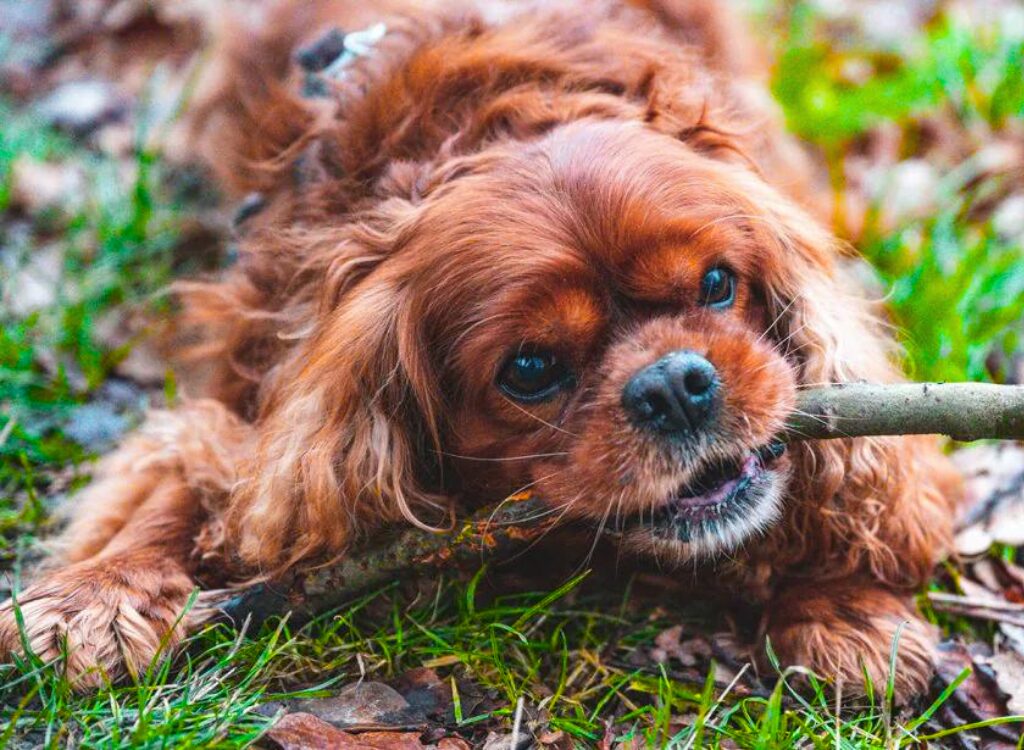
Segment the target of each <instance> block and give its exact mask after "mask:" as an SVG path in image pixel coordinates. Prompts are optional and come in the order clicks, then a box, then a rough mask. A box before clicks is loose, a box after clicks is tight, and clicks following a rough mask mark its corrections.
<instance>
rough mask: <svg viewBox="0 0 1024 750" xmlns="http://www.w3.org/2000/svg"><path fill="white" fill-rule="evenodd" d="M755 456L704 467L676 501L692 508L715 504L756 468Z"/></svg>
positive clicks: (683, 488) (682, 489) (680, 492)
mask: <svg viewBox="0 0 1024 750" xmlns="http://www.w3.org/2000/svg"><path fill="white" fill-rule="evenodd" d="M755 461H756V459H755V457H754V456H747V458H746V459H745V460H744V461H743V463H742V465H741V464H740V463H739V461H727V462H724V463H718V464H713V465H711V466H709V467H708V468H706V469H704V471H702V472H701V473H700V474H699V475H697V476H696V477H695V478H694V479H693V480H692V481H691V482H690V483H689V484H687V485H685V486H684V487H682V488H681V489H680V490H679V492H678V493H677V494H676V501H677V502H678V503H680V504H682V505H685V506H687V507H690V508H699V507H701V506H705V505H714V504H715V503H720V502H721V501H722V500H724V499H725V498H727V497H728V496H729V494H730V493H731V492H732V491H733V489H734V488H735V487H736V485H737V483H739V481H740V479H742V478H743V477H744V476H745V475H748V474H750V473H752V472H753V470H754V463H755Z"/></svg>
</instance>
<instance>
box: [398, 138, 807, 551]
mask: <svg viewBox="0 0 1024 750" xmlns="http://www.w3.org/2000/svg"><path fill="white" fill-rule="evenodd" d="M467 170H468V173H467V174H464V175H461V176H460V177H459V178H458V179H454V180H451V182H450V183H449V184H447V185H445V186H444V187H443V188H441V189H439V190H438V191H437V193H436V194H435V195H432V196H430V198H429V200H428V202H427V207H426V209H425V212H424V215H423V216H422V217H421V219H420V221H419V222H418V225H417V228H416V230H415V231H414V233H413V236H412V238H411V239H409V240H408V242H407V246H406V247H405V248H404V249H403V250H402V251H401V253H402V255H403V256H404V257H405V259H406V260H407V261H409V260H412V261H413V262H414V263H415V267H416V272H415V274H408V278H409V281H408V284H409V286H410V288H411V289H410V293H411V294H412V295H413V296H414V297H417V298H418V299H420V300H421V301H422V315H421V317H422V318H424V319H425V320H428V321H429V323H428V324H427V325H426V330H427V331H428V333H426V334H424V335H425V336H426V338H427V340H428V341H429V349H430V350H431V351H432V352H435V355H434V362H433V364H432V368H433V369H434V372H435V373H436V374H437V377H438V379H439V381H440V386H441V389H442V391H443V393H444V396H443V401H444V404H445V406H444V407H443V411H444V412H446V413H448V414H450V415H451V416H450V418H449V419H448V420H447V428H446V429H445V430H444V435H443V437H442V441H441V450H442V452H443V453H444V454H445V457H446V459H447V461H446V463H447V464H448V465H449V466H452V467H454V469H455V472H456V473H457V475H458V478H459V482H460V487H459V489H460V490H461V493H462V495H463V496H464V497H465V498H466V499H468V500H480V499H487V500H491V501H494V500H499V499H501V498H503V497H505V496H506V495H507V494H509V493H512V492H515V491H517V490H520V489H526V488H530V489H533V490H535V491H536V493H538V494H539V495H540V496H541V497H542V498H544V499H545V500H546V501H547V502H548V503H551V504H552V505H553V506H555V507H556V509H557V510H558V512H561V511H563V510H564V513H565V514H566V516H567V517H575V518H581V517H583V518H587V519H591V520H593V521H594V522H597V523H607V524H610V525H614V526H616V527H619V528H621V529H623V530H624V531H625V532H626V534H627V535H628V537H629V538H630V540H631V541H632V542H633V544H635V545H638V546H642V547H646V548H653V549H654V550H656V551H658V552H659V553H660V554H664V553H668V554H670V555H673V556H677V557H687V556H693V555H704V554H711V553H714V552H716V551H720V550H724V549H728V548H732V547H735V546H736V545H737V544H738V543H740V542H742V541H743V540H744V539H746V538H747V537H748V536H750V535H751V534H752V533H755V532H757V531H758V530H761V529H763V528H764V527H765V526H766V525H767V524H769V523H771V522H772V521H773V520H775V519H776V518H777V517H778V515H779V509H780V508H779V506H780V502H781V496H782V494H783V491H784V488H785V484H786V481H787V470H788V463H787V458H786V457H785V456H784V455H783V452H784V451H783V446H782V444H781V443H780V442H779V441H778V440H777V435H778V433H779V431H780V430H781V429H782V427H783V425H784V420H785V417H786V415H787V414H788V412H789V409H790V408H791V407H792V405H793V401H794V392H795V386H796V382H797V373H796V370H795V367H796V365H795V364H794V363H792V362H790V361H788V360H787V359H786V358H785V356H784V353H783V350H784V349H785V347H784V346H780V344H784V343H785V342H783V341H781V339H780V331H779V330H776V329H777V328H778V324H779V323H780V318H779V316H778V314H777V312H775V310H776V306H777V304H778V298H779V296H780V295H779V293H778V291H777V290H775V289H773V288H772V285H773V284H775V283H776V279H777V278H778V277H779V274H780V270H782V268H781V267H782V266H783V265H784V264H783V263H782V262H781V260H780V257H779V254H780V252H781V251H782V248H783V245H784V242H783V241H782V239H781V238H779V237H771V236H770V235H771V234H772V231H773V226H775V225H777V224H778V219H777V218H772V217H769V215H768V214H767V213H766V212H763V211H761V210H760V209H758V208H757V207H756V206H755V205H753V204H754V203H755V202H756V201H755V200H754V199H752V198H751V196H750V195H748V194H747V193H748V190H749V188H750V187H751V185H752V183H754V182H759V180H758V178H756V177H755V176H753V175H752V174H751V173H750V172H749V171H748V170H747V169H745V168H742V167H738V166H733V165H725V164H722V163H721V162H718V161H714V160H712V159H710V158H707V157H704V156H700V155H698V154H696V153H693V152H692V151H690V150H688V149H687V148H686V147H684V146H683V145H682V144H679V143H678V142H676V141H674V140H673V139H670V138H668V137H665V136H660V135H657V134H652V133H649V132H646V131H644V130H643V129H642V128H640V127H634V126H630V125H624V124H598V123H591V124H576V125H573V126H568V127H564V128H562V129H560V130H558V131H555V132H554V133H553V134H552V135H550V136H549V137H547V138H545V139H544V140H543V141H541V142H540V143H538V144H536V145H535V146H532V147H530V148H528V149H527V150H525V152H524V151H523V149H522V147H520V150H519V152H508V153H501V154H499V155H491V156H489V157H487V158H486V159H483V160H481V161H480V162H479V163H476V164H473V165H471V166H469V167H467ZM416 259H419V261H420V262H416ZM424 259H427V262H422V261H423V260H424ZM396 262H398V263H402V262H404V261H401V260H399V259H397V258H396ZM793 262H796V261H795V260H794V261H793ZM418 317H420V316H418ZM437 353H440V354H437ZM448 473H449V474H450V473H451V472H450V471H449V472H448Z"/></svg>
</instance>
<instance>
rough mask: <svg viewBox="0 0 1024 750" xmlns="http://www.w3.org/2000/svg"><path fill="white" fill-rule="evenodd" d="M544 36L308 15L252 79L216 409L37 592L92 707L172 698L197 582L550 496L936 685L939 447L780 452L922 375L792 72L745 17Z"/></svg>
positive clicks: (233, 171)
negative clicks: (860, 248) (510, 499)
mask: <svg viewBox="0 0 1024 750" xmlns="http://www.w3.org/2000/svg"><path fill="white" fill-rule="evenodd" d="M523 5H524V4H523V3H515V2H510V3H505V4H499V3H493V4H490V5H488V6H487V7H486V8H483V9H482V10H480V11H479V12H477V11H467V12H452V11H445V12H441V11H432V10H423V9H422V7H421V8H420V9H419V10H415V11H411V12H406V11H405V9H403V8H402V7H401V4H399V3H379V4H374V9H373V11H372V12H371V11H369V10H367V4H363V3H355V2H319V3H296V4H295V6H294V7H288V6H285V7H283V8H281V9H280V10H279V11H278V12H277V13H276V14H275V15H274V16H273V17H272V18H271V19H270V20H269V21H268V22H267V23H266V24H265V27H264V28H265V29H266V31H265V32H264V33H263V34H262V35H260V36H258V37H256V38H254V39H253V40H252V41H251V42H250V43H247V44H245V45H234V46H235V47H237V48H233V49H231V50H229V51H228V52H226V53H225V56H224V59H225V60H227V61H229V63H228V64H227V65H226V67H224V69H223V70H222V71H221V76H220V78H219V82H218V83H217V84H216V85H213V86H212V87H211V88H210V91H209V93H208V98H207V100H206V103H205V104H204V105H202V106H200V107H199V108H198V110H197V115H196V118H197V120H196V121H197V123H198V125H197V128H198V129H199V130H201V131H202V133H203V139H204V142H205V143H206V144H208V153H209V156H210V160H211V162H212V164H213V165H214V166H215V167H216V168H218V170H219V172H220V174H221V176H222V178H223V181H224V183H225V184H226V186H228V187H229V188H230V189H233V190H235V191H236V192H238V193H239V194H244V193H250V192H258V193H259V194H260V196H261V197H260V199H259V205H260V206H261V210H260V211H259V212H258V213H256V215H254V216H251V217H249V218H247V219H246V221H245V223H244V224H243V226H242V228H241V231H242V232H243V238H242V241H241V242H242V252H241V254H240V259H239V261H238V262H237V263H236V264H235V265H234V266H233V267H232V268H230V269H229V270H228V271H226V272H225V274H224V275H223V277H222V278H221V279H219V280H216V281H211V282H202V283H194V284H186V285H182V286H181V292H182V295H183V299H184V301H185V310H184V312H183V320H184V321H185V323H187V324H189V325H191V326H194V327H196V328H197V329H198V330H199V331H200V332H201V333H202V342H201V343H200V344H198V345H196V346H194V347H193V348H192V351H191V353H192V355H193V358H198V359H199V360H200V361H201V363H202V364H203V365H204V366H205V369H206V371H207V375H208V385H207V388H208V390H209V398H208V399H206V400H200V401H194V402H190V403H187V404H185V405H183V406H181V407H180V408H177V409H176V410H174V411H171V412H166V413H160V414H156V415H153V416H152V417H151V418H150V420H149V422H148V423H147V425H146V426H144V428H143V429H142V430H140V432H139V433H138V434H137V435H135V436H134V437H133V438H131V439H130V440H129V441H128V442H127V443H126V444H125V445H124V446H123V447H122V448H121V449H120V450H119V451H118V452H116V453H115V454H113V455H112V456H110V457H108V458H107V459H106V460H105V461H104V462H103V464H102V466H101V468H100V470H99V476H98V478H97V480H96V481H95V482H94V483H93V484H92V485H91V486H90V487H89V488H88V490H87V491H86V492H85V493H84V495H83V496H82V497H81V498H80V499H79V500H78V501H77V503H76V511H75V514H76V515H75V518H74V520H73V522H72V524H71V527H70V529H69V530H68V531H67V532H66V534H65V535H64V537H63V540H62V541H63V548H64V553H63V560H64V562H65V563H66V564H65V566H64V567H62V568H60V569H57V570H54V571H51V572H48V573H46V574H45V575H43V577H42V578H41V580H40V581H38V582H37V583H35V584H34V585H33V586H31V587H30V588H28V589H27V590H26V591H24V592H22V593H21V595H20V596H19V597H18V600H19V605H20V607H21V610H22V613H23V616H24V622H25V625H26V631H27V636H28V639H29V642H30V644H31V646H32V647H33V649H34V650H35V651H37V652H38V653H40V654H41V655H43V656H44V657H51V656H56V655H57V654H59V653H60V640H61V638H62V637H63V636H65V635H66V636H67V641H68V648H69V655H68V663H67V668H68V670H69V673H70V674H72V675H73V676H74V677H75V679H76V680H78V681H79V683H80V684H83V685H89V684H97V683H98V682H99V681H100V679H101V674H102V673H105V674H107V675H109V676H110V677H118V676H120V675H123V674H124V672H125V671H126V670H128V671H134V670H137V669H139V668H140V667H143V666H144V665H145V664H146V663H147V662H148V660H149V659H150V658H151V657H152V656H153V655H154V653H156V652H157V650H158V648H159V645H160V641H161V639H162V638H164V637H165V636H166V635H167V632H168V630H169V629H170V628H171V627H172V625H173V624H174V623H175V621H176V618H177V617H178V615H179V613H180V612H181V610H182V608H183V606H184V605H185V603H186V600H187V598H188V596H189V593H190V592H191V590H192V589H193V588H194V587H195V586H197V585H200V584H202V585H203V586H219V585H223V584H224V583H226V582H229V581H232V580H235V581H237V580H241V579H245V578H252V577H255V576H260V575H273V574H275V573H278V572H281V571H282V570H284V569H286V568H289V567H292V566H296V565H301V564H306V563H310V562H315V561H317V560H321V559H323V558H324V557H327V556H336V555H339V554H343V553H345V552H346V550H348V549H350V548H351V547H352V545H353V544H354V543H355V542H356V541H358V540H360V539H364V538H366V537H367V536H370V535H372V534H373V533H374V531H375V530H376V529H379V528H380V527H381V526H382V525H383V524H385V523H389V522H402V521H409V522H412V523H416V524H419V525H431V526H436V525H441V524H444V523H445V522H446V519H447V517H448V515H449V512H450V511H451V510H452V506H454V508H455V510H456V512H461V511H465V510H466V509H467V507H468V506H470V505H472V504H474V503H479V502H496V501H499V500H501V499H502V498H504V497H506V496H507V495H509V494H510V493H513V492H515V491H517V490H519V489H522V488H524V487H533V488H534V489H535V490H536V492H537V493H538V494H539V495H540V496H541V497H543V498H545V499H546V500H547V501H548V502H550V503H551V505H552V507H553V508H554V509H556V510H557V511H558V512H560V513H563V514H565V515H566V517H567V518H576V519H580V518H582V519H591V520H593V521H595V522H596V523H599V524H603V523H609V524H615V525H617V526H620V527H621V528H622V529H623V532H624V539H625V541H624V543H623V544H624V546H625V548H626V549H629V550H631V551H635V552H640V553H643V554H650V555H652V556H653V557H654V558H656V559H657V560H658V561H659V562H660V563H661V564H665V563H672V564H677V565H679V566H687V567H688V568H689V567H690V566H694V565H696V564H698V563H699V566H700V567H699V578H695V580H698V583H699V584H700V586H702V587H706V588H707V589H708V590H714V591H715V592H716V593H718V592H720V591H726V592H729V593H730V594H731V595H733V596H736V597H739V598H741V599H745V600H747V601H751V602H755V603H758V604H762V605H763V606H764V610H765V619H764V629H765V634H767V635H768V636H769V637H770V638H771V640H772V644H773V646H774V648H775V650H776V652H777V653H779V655H780V657H781V658H782V659H783V660H784V661H786V662H791V663H800V664H803V665H806V666H809V667H811V668H812V669H815V670H817V671H820V672H822V673H825V674H827V675H830V676H835V677H837V678H840V679H844V680H847V681H853V682H860V680H861V675H862V664H863V666H864V667H865V668H866V669H867V672H868V674H869V675H870V676H871V677H872V678H873V679H874V680H878V681H881V680H884V679H885V675H886V673H887V661H888V653H889V649H890V647H891V640H892V637H893V635H894V634H895V633H896V631H897V627H898V625H899V624H900V622H902V621H904V620H906V621H908V622H909V625H908V626H907V627H906V628H905V629H904V630H903V634H902V638H901V642H900V654H901V656H900V668H899V670H898V673H897V676H896V680H897V687H898V689H899V691H900V693H901V695H903V696H908V695H910V694H912V693H913V692H914V691H916V690H919V689H921V688H923V687H924V685H925V683H926V681H927V678H928V676H929V675H930V671H931V664H930V654H931V647H932V638H933V635H932V633H931V631H930V628H929V627H928V626H927V625H926V624H925V623H924V622H923V621H922V620H920V618H919V617H918V616H917V615H916V614H915V612H914V610H913V605H912V602H911V599H910V596H911V594H912V592H913V590H914V588H915V587H918V586H920V585H921V584H922V583H923V582H924V581H925V580H926V579H927V576H928V575H929V573H930V571H931V569H932V566H933V565H934V563H935V562H936V560H937V559H938V558H939V557H940V556H941V555H942V554H943V553H944V551H945V550H946V549H947V546H948V542H949V538H950V534H951V523H952V516H953V508H954V505H955V502H956V500H957V497H958V493H959V485H958V481H957V478H956V476H955V475H954V473H953V472H952V470H951V469H950V467H949V466H948V465H947V463H946V461H945V459H944V458H943V457H942V455H941V453H940V451H939V450H938V448H937V446H936V444H935V443H933V442H932V441H931V440H929V439H924V438H907V439H872V440H847V441H832V442H827V443H826V442H821V443H804V444H799V445H797V446H796V447H794V448H792V449H790V450H789V452H788V453H787V454H785V455H783V454H782V451H781V448H780V446H779V445H778V444H777V443H775V442H773V436H774V435H776V434H777V433H778V432H779V430H780V429H781V428H782V426H783V424H784V420H785V417H786V414H787V413H788V412H789V410H790V409H791V408H792V405H793V402H794V395H795V392H796V390H797V389H798V388H799V387H801V386H806V385H817V384H822V383H830V382H842V381H849V380H855V379H866V380H872V381H888V380H893V379H896V378H898V374H897V372H896V371H895V369H894V368H893V366H892V364H891V363H890V360H889V349H890V346H889V344H888V341H887V339H886V336H885V335H884V334H883V332H882V328H881V326H880V325H879V324H878V323H876V321H875V319H874V318H873V316H872V314H871V311H870V308H869V306H868V305H867V303H866V302H865V301H864V300H863V299H862V298H861V297H860V296H859V295H858V294H857V293H856V292H855V291H853V290H851V289H850V288H848V286H849V284H848V283H847V280H846V279H845V278H844V274H843V273H842V272H841V271H840V270H839V269H838V267H837V263H838V261H839V258H840V251H839V250H838V249H837V248H838V245H837V243H836V242H835V240H833V239H832V238H831V237H830V236H829V234H828V233H827V232H826V231H825V230H824V229H823V228H822V227H821V225H820V224H819V223H818V222H816V220H815V219H813V218H811V213H815V212H816V213H818V215H819V217H820V218H822V219H823V218H824V217H823V216H822V214H823V213H824V210H823V208H822V205H823V202H822V201H821V200H820V198H819V195H818V190H817V189H816V187H815V183H814V181H813V178H812V175H811V170H810V169H809V168H808V166H807V163H806V161H805V160H804V158H803V157H802V156H801V154H800V151H799V149H798V148H797V147H796V146H795V145H794V144H793V143H792V142H791V141H790V140H789V139H788V137H787V136H786V135H785V134H784V133H783V132H782V131H781V129H780V128H779V126H778V125H777V123H776V120H775V118H774V116H773V113H772V112H773V111H772V108H771V106H770V104H769V103H768V100H767V96H766V94H765V92H764V90H763V89H762V88H759V86H760V84H759V82H758V79H759V77H760V76H762V75H763V65H762V64H761V63H760V62H759V60H758V59H757V58H756V56H754V55H753V54H752V53H751V52H750V50H751V48H750V46H749V45H748V44H747V43H746V41H745V39H744V37H743V36H742V30H741V29H739V28H737V27H736V25H735V23H734V22H733V21H732V19H731V18H729V17H728V16H727V15H726V14H725V13H724V11H723V10H722V5H723V4H722V3H719V2H717V1H716V0H689V1H687V0H650V2H636V3H630V4H628V5H630V6H635V7H625V6H623V5H621V4H617V3H607V4H601V5H597V4H595V5H593V6H589V7H588V11H587V14H586V17H582V14H581V13H580V12H578V11H576V12H574V11H573V10H572V9H566V10H558V9H551V8H550V4H539V5H538V6H536V7H535V9H533V10H529V11H524V10H523ZM380 20H384V21H385V23H386V24H387V27H386V28H387V30H386V33H385V34H384V35H383V37H382V38H380V39H379V40H377V41H373V40H372V39H371V41H370V42H368V44H367V45H366V49H362V50H360V54H358V55H355V56H354V57H353V58H352V59H349V60H348V61H347V64H345V65H344V66H342V65H333V66H332V65H331V63H332V62H335V61H336V53H337V50H335V51H334V53H333V54H334V55H335V57H331V56H330V55H328V57H329V58H331V59H328V60H326V61H324V60H317V57H318V55H321V53H323V52H324V49H325V47H324V45H325V44H326V45H328V46H329V44H330V42H329V37H324V33H325V31H326V30H328V29H330V28H332V27H341V28H345V29H348V30H351V29H363V28H372V24H374V23H375V22H377V21H380ZM378 30H379V29H378ZM370 36H372V35H370ZM367 38H370V37H369V36H368V37H367ZM324 39H328V41H327V42H325V41H324ZM335 41H337V40H335ZM297 50H304V57H303V59H304V64H305V66H306V68H307V69H308V70H306V71H300V70H299V69H298V67H297V66H296V65H295V63H294V62H293V60H294V59H295V55H296V51H297ZM321 56H322V55H321ZM687 575H693V573H691V572H688V573H687ZM183 632H184V627H183V626H178V627H177V628H175V631H174V632H173V633H172V634H171V641H172V642H173V641H174V640H175V639H177V638H180V636H181V635H182V634H183ZM19 644H20V636H19V634H18V631H17V628H16V626H15V621H14V616H13V613H12V610H11V608H10V605H8V608H7V610H6V611H5V612H3V611H0V653H3V652H5V651H7V652H9V651H13V650H16V649H18V648H19V647H20V645H19ZM95 666H98V667H100V668H101V671H98V670H93V669H92V668H93V667H95Z"/></svg>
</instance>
